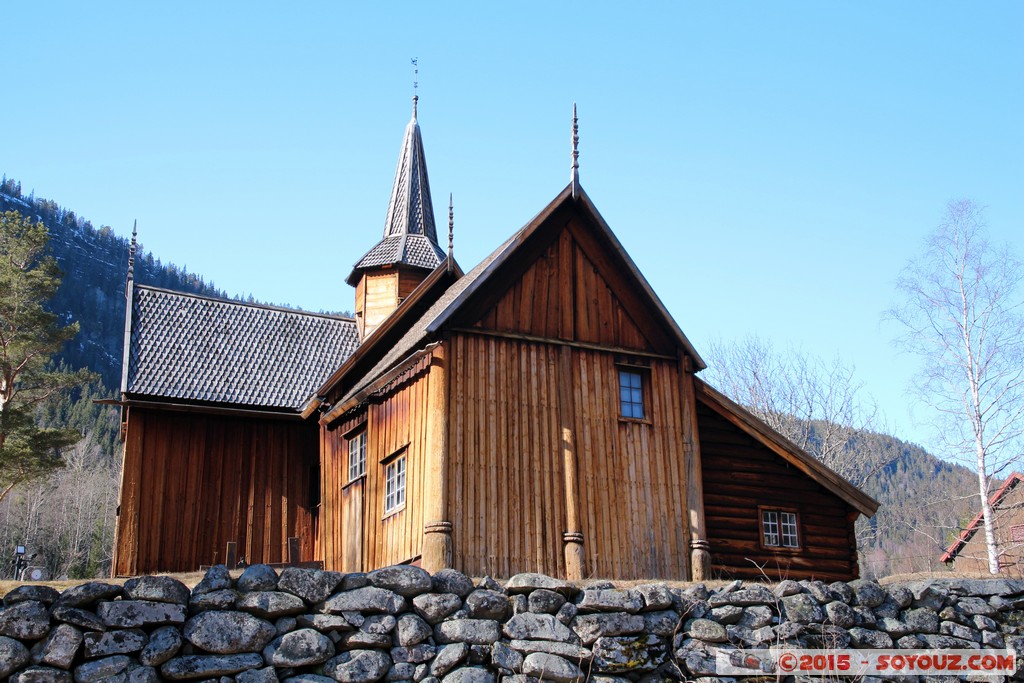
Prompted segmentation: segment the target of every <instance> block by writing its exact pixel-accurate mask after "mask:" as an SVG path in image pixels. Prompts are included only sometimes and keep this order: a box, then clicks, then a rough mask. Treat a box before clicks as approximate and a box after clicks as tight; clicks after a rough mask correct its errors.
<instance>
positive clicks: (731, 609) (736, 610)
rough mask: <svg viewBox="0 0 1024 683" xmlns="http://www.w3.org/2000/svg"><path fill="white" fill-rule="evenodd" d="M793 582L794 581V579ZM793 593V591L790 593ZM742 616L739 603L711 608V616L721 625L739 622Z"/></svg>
mask: <svg viewBox="0 0 1024 683" xmlns="http://www.w3.org/2000/svg"><path fill="white" fill-rule="evenodd" d="M793 583H796V581H794V582H793ZM790 595H795V593H790ZM742 617H743V608H742V607H740V606H739V605H722V606H721V607H715V608H712V610H711V618H712V619H714V620H715V621H717V622H718V623H719V624H722V625H723V626H729V625H731V624H735V623H737V622H739V620H740V619H741V618H742Z"/></svg>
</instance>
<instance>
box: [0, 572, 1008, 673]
mask: <svg viewBox="0 0 1024 683" xmlns="http://www.w3.org/2000/svg"><path fill="white" fill-rule="evenodd" d="M1022 608H1024V581H1014V580H990V581H980V580H933V581H929V582H921V583H913V584H907V585H894V586H887V587H885V588H883V587H881V586H879V585H878V584H877V583H874V582H870V581H853V582H850V583H840V582H836V583H832V584H825V583H822V582H814V581H802V582H799V583H798V582H795V581H783V582H781V583H779V584H777V585H776V586H774V587H766V586H764V585H760V584H754V583H747V584H743V583H740V582H738V581H737V582H734V583H733V584H730V585H728V586H725V587H723V588H718V589H715V590H709V589H708V588H706V587H705V586H704V585H702V584H697V585H693V586H690V587H687V588H684V589H679V588H669V587H667V586H666V585H664V584H657V583H652V584H645V585H637V586H633V587H631V588H619V589H616V588H613V587H612V586H611V584H593V585H587V586H585V587H584V588H578V587H576V586H574V585H572V584H569V583H566V582H564V581H560V580H557V579H552V578H550V577H547V576H543V575H539V574H520V575H517V576H514V577H513V578H512V579H510V580H509V581H508V582H507V583H506V584H505V585H504V586H502V585H499V584H498V583H497V582H495V581H493V580H491V579H489V578H485V579H483V580H482V581H479V582H477V583H476V585H474V582H473V581H471V580H470V579H469V578H467V577H466V576H464V575H462V574H460V573H459V572H456V571H452V570H444V571H441V572H438V573H437V574H435V575H434V576H430V575H429V574H427V572H425V571H423V570H421V569H418V568H416V567H409V566H402V567H389V568H386V569H380V570H377V571H374V572H371V573H369V574H347V575H342V574H338V573H335V572H325V571H317V570H310V569H299V568H287V569H284V570H282V571H281V572H280V574H278V573H277V572H275V571H274V570H273V569H272V568H270V567H267V566H265V565H257V566H252V567H249V568H248V569H246V570H245V572H244V573H242V575H241V576H240V577H239V578H238V579H237V580H233V579H232V578H231V576H230V575H229V574H228V572H227V570H226V569H225V568H224V567H214V568H213V569H211V570H210V571H209V572H208V573H207V574H206V576H205V578H204V579H203V580H202V582H201V583H199V585H197V586H196V587H195V588H194V589H193V590H191V591H190V590H189V589H188V588H187V587H186V586H185V585H184V584H182V583H180V582H179V581H177V580H175V579H172V578H168V577H150V576H147V577H140V578H136V579H131V580H129V581H127V582H125V584H124V586H123V587H122V586H118V585H111V584H107V583H101V582H94V583H88V584H84V585H81V586H76V587H74V588H69V589H67V590H65V591H64V592H63V593H58V592H57V591H55V590H53V589H52V588H47V587H42V586H29V585H25V586H20V587H18V588H16V589H15V590H13V591H11V592H10V593H9V594H8V595H7V596H6V597H5V598H4V609H3V611H2V612H0V678H3V677H7V676H10V680H11V681H14V682H16V683H29V682H33V683H34V682H37V681H64V682H70V681H71V680H72V678H73V679H74V681H75V682H76V683H96V682H98V681H115V682H118V683H121V682H125V683H128V682H131V683H144V682H147V681H157V680H188V679H191V680H217V679H219V680H220V681H221V682H222V683H226V682H227V681H231V680H232V679H234V680H237V681H240V682H241V683H258V682H265V681H266V682H269V681H275V680H284V681H290V682H293V683H330V682H331V681H332V680H336V681H342V682H345V683H364V682H366V683H368V682H371V681H381V680H385V681H417V682H430V683H435V682H437V681H441V682H444V683H471V682H477V681H492V682H496V681H499V680H502V681H508V682H509V683H527V682H533V681H555V682H568V681H584V680H586V681H593V682H594V683H621V682H624V681H647V682H649V683H654V682H655V681H678V680H682V679H694V678H701V677H708V676H713V675H714V661H715V657H714V652H715V650H716V649H717V648H726V649H735V648H764V647H768V646H769V645H774V644H780V643H785V644H789V645H792V646H794V647H804V648H808V647H825V648H847V647H853V648H926V647H927V648H959V649H963V648H1003V647H1014V646H1019V645H1024V638H1022V637H1021V635H1020V634H1021V629H1022V628H1024V626H1022V622H1024V612H1022ZM709 680H710V679H709Z"/></svg>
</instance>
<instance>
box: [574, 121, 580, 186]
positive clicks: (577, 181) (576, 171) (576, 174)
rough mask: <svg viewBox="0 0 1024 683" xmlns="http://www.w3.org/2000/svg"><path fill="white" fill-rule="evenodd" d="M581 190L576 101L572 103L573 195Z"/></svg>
mask: <svg viewBox="0 0 1024 683" xmlns="http://www.w3.org/2000/svg"><path fill="white" fill-rule="evenodd" d="M579 191H580V126H579V120H578V119H577V118H576V103H575V102H573V103H572V196H573V197H574V198H575V197H576V196H577V195H578V194H579Z"/></svg>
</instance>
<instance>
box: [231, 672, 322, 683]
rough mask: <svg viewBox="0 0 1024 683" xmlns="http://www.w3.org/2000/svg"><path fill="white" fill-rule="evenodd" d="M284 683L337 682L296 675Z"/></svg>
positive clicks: (309, 675)
mask: <svg viewBox="0 0 1024 683" xmlns="http://www.w3.org/2000/svg"><path fill="white" fill-rule="evenodd" d="M235 679H236V680H237V679H238V677H237V676H236V677H235ZM282 683H335V681H334V679H333V678H330V677H329V676H320V675H318V674H296V675H294V676H289V677H287V678H285V679H284V681H283V682H282Z"/></svg>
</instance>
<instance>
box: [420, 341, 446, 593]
mask: <svg viewBox="0 0 1024 683" xmlns="http://www.w3.org/2000/svg"><path fill="white" fill-rule="evenodd" d="M445 361H446V359H445V347H444V345H440V346H438V347H437V348H435V349H434V353H433V357H432V358H431V359H430V374H429V375H428V379H427V381H428V383H429V384H428V386H427V395H428V401H427V404H428V407H427V411H428V412H427V444H428V445H427V463H426V465H427V467H426V481H425V482H424V484H425V485H424V487H423V493H424V504H425V509H424V519H425V520H426V522H425V523H424V525H423V558H422V563H423V568H424V569H426V570H427V571H428V572H431V573H433V572H436V571H438V570H440V569H447V568H449V567H451V566H452V523H451V521H449V519H448V373H447V372H446V369H447V363H446V362H445Z"/></svg>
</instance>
